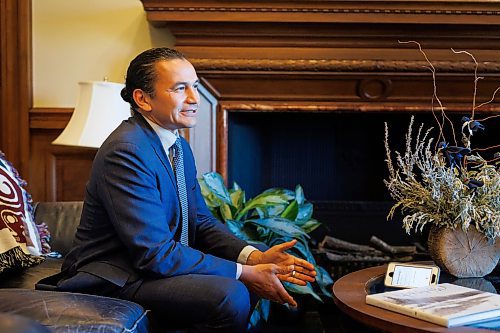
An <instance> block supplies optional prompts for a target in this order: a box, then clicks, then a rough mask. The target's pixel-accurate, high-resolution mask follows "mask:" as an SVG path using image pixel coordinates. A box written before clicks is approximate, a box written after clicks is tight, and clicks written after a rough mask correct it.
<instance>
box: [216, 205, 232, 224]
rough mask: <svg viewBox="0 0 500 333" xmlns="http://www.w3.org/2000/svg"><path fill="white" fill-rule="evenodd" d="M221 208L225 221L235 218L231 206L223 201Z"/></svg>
mask: <svg viewBox="0 0 500 333" xmlns="http://www.w3.org/2000/svg"><path fill="white" fill-rule="evenodd" d="M219 208H220V214H221V216H222V218H223V219H224V221H226V220H231V219H232V218H233V213H232V212H231V207H230V206H229V205H228V204H226V203H222V205H221V206H220V207H219Z"/></svg>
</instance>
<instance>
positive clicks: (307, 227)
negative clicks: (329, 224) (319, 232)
mask: <svg viewBox="0 0 500 333" xmlns="http://www.w3.org/2000/svg"><path fill="white" fill-rule="evenodd" d="M320 225H321V223H320V222H318V221H317V220H315V219H310V220H309V221H307V222H306V223H304V224H303V225H302V226H301V228H302V230H304V231H305V232H307V233H310V232H311V231H313V230H315V229H316V228H318V227H319V226H320Z"/></svg>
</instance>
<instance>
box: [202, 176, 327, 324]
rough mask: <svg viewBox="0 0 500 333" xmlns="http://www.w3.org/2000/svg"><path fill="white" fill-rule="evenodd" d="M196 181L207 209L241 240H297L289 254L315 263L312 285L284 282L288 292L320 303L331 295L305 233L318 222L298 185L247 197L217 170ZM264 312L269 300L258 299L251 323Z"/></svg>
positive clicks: (271, 244) (264, 242) (325, 272)
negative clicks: (293, 187)
mask: <svg viewBox="0 0 500 333" xmlns="http://www.w3.org/2000/svg"><path fill="white" fill-rule="evenodd" d="M198 181H199V183H200V187H201V193H202V195H203V197H204V199H205V202H206V204H207V206H208V208H209V209H210V210H211V212H212V213H213V214H214V216H216V217H218V218H219V219H220V220H221V221H224V222H225V223H226V225H227V226H228V228H229V230H230V231H231V232H232V233H234V234H235V235H237V236H238V237H240V238H241V239H243V240H246V241H248V242H249V243H254V244H255V243H261V244H265V245H267V246H269V247H271V246H273V245H276V244H280V243H284V242H287V241H290V240H292V239H297V244H296V245H295V247H293V248H292V249H290V250H289V251H290V253H291V254H293V255H295V256H297V257H299V258H303V259H305V260H307V261H309V262H310V263H312V264H313V265H315V268H316V273H317V276H316V281H315V282H314V283H313V284H311V283H308V284H307V285H306V286H298V285H295V284H291V283H288V282H284V286H285V288H286V289H287V290H288V291H290V292H293V293H296V294H304V295H310V296H312V297H313V298H315V299H316V300H318V301H320V302H322V297H328V298H330V297H332V295H331V292H330V289H331V285H332V284H333V280H332V278H331V277H330V275H329V274H328V272H327V271H326V270H325V269H324V268H322V267H320V266H318V265H317V264H316V261H315V259H314V257H313V255H312V253H311V250H310V248H309V242H308V241H309V238H310V237H309V235H308V234H309V233H310V232H311V231H313V230H314V229H316V228H317V227H319V226H320V222H318V221H317V220H315V219H313V218H312V214H313V205H312V204H311V203H310V202H308V201H307V200H306V199H305V197H304V192H303V190H302V187H301V186H300V185H297V187H296V188H295V191H292V190H288V189H283V188H271V189H268V190H266V191H264V192H262V193H261V194H259V195H257V196H256V197H254V198H252V199H249V200H247V199H246V196H245V191H244V190H243V189H242V188H241V187H239V186H238V184H236V183H234V184H233V187H232V188H230V189H228V188H227V187H226V186H225V184H224V180H223V179H222V177H221V175H219V174H218V173H215V172H211V173H206V174H204V175H203V177H202V178H200V179H199V180H198ZM268 315H269V302H267V301H261V302H259V304H258V305H257V309H256V311H255V312H254V313H253V315H252V318H251V324H252V325H254V324H256V323H257V322H258V321H259V320H261V319H264V320H267V318H268Z"/></svg>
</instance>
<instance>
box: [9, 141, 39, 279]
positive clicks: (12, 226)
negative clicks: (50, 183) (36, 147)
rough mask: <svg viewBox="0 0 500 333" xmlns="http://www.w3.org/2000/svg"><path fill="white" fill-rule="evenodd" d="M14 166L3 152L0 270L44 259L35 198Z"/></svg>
mask: <svg viewBox="0 0 500 333" xmlns="http://www.w3.org/2000/svg"><path fill="white" fill-rule="evenodd" d="M25 185H26V182H25V181H23V180H22V179H21V178H20V177H19V175H18V173H17V171H16V170H15V169H14V167H13V166H12V165H11V164H10V163H9V162H8V161H7V160H6V159H5V155H4V154H3V153H2V152H1V151H0V272H3V271H4V270H5V269H8V268H15V267H29V266H32V265H34V264H37V263H40V262H41V261H43V258H42V257H39V256H40V254H41V253H42V245H41V243H40V237H39V235H38V230H37V227H36V225H35V223H34V220H33V208H32V206H31V197H30V195H29V194H28V193H27V192H26V191H25V189H24V186H25Z"/></svg>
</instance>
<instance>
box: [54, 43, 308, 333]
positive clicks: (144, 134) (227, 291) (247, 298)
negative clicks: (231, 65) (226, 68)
mask: <svg viewBox="0 0 500 333" xmlns="http://www.w3.org/2000/svg"><path fill="white" fill-rule="evenodd" d="M198 85H199V80H198V77H197V75H196V71H195V69H194V67H193V66H192V65H191V63H190V62H189V61H187V60H186V59H185V57H184V56H183V55H182V54H181V53H179V52H177V51H175V50H172V49H168V48H156V49H151V50H147V51H145V52H143V53H141V54H140V55H138V56H137V57H136V58H135V59H134V60H133V61H132V62H131V63H130V66H129V68H128V71H127V77H126V86H125V88H124V89H123V91H122V97H123V99H124V100H125V101H127V102H129V103H130V105H131V110H132V114H133V116H132V117H130V118H129V119H128V120H126V121H124V122H123V123H122V124H121V125H120V126H119V127H118V128H117V129H116V130H115V131H114V132H113V133H112V134H111V135H110V136H109V137H108V139H107V140H106V141H105V142H104V144H103V145H102V146H101V148H100V149H99V151H98V153H97V155H96V157H95V160H94V164H93V167H92V173H91V177H90V180H89V182H88V184H87V187H86V194H85V201H84V207H83V212H82V217H81V222H80V225H79V227H78V229H77V232H76V236H75V243H74V247H73V249H72V250H71V252H70V253H69V254H68V256H67V257H66V259H65V262H64V264H63V267H62V276H63V278H62V279H61V280H60V281H59V283H58V288H59V289H60V290H67V291H77V292H84V293H92V294H100V295H107V296H114V297H120V298H124V299H128V300H131V301H135V302H137V303H139V304H142V305H143V306H144V307H145V308H147V309H151V310H152V312H153V314H155V315H156V317H157V318H160V320H164V321H165V323H166V325H167V326H168V327H174V328H175V327H183V328H186V327H187V328H189V329H191V330H192V331H199V332H210V331H214V330H219V331H223V332H242V331H244V330H245V328H246V325H247V321H248V317H249V313H250V311H251V308H252V300H253V299H252V296H253V295H256V296H257V297H263V298H267V299H270V300H272V301H275V302H278V303H282V304H284V303H288V304H290V305H292V306H295V305H296V303H295V301H294V299H293V298H292V297H291V296H290V295H289V294H288V293H287V291H286V290H285V289H284V288H283V285H282V284H281V281H288V282H292V283H296V284H299V285H305V284H306V282H308V281H310V282H312V281H314V276H315V275H316V273H315V271H314V267H313V266H312V265H311V264H310V263H308V262H307V261H304V260H302V259H299V258H296V257H294V256H292V255H289V254H287V253H285V250H287V249H289V248H291V247H293V246H294V245H295V241H292V242H288V243H283V244H280V245H277V246H274V247H272V248H270V249H269V250H267V251H265V252H261V251H259V250H257V249H256V248H254V247H252V246H249V245H248V244H247V243H246V242H244V241H242V240H240V239H238V238H237V237H235V236H234V235H233V234H231V233H230V232H229V231H228V229H227V228H226V227H225V225H224V224H223V223H221V222H220V221H218V220H217V219H216V218H214V217H213V216H212V215H211V213H210V211H209V210H208V209H207V207H206V205H205V202H204V200H203V197H202V195H201V192H200V187H199V185H198V182H197V180H196V168H195V162H194V158H193V154H192V152H191V149H190V147H189V144H188V143H187V142H186V141H185V140H184V139H183V138H181V137H179V135H178V133H177V131H178V130H179V129H181V128H190V127H193V126H195V124H196V113H197V112H198V105H199V102H200V98H199V95H198V91H197V88H198ZM103 112H113V110H103ZM178 140H180V146H181V150H182V153H183V174H184V177H183V178H184V181H185V190H184V194H182V191H181V190H180V189H179V188H180V185H179V184H178V181H177V178H176V173H177V172H179V171H175V170H174V169H173V166H174V164H173V162H172V160H171V158H172V156H170V155H172V153H171V147H172V146H174V144H175V143H176V141H178ZM182 186H184V185H182ZM178 189H179V190H178ZM182 197H184V198H186V199H187V200H185V202H187V207H186V206H185V207H186V208H185V209H183V207H182V204H181V202H182V200H181V199H179V198H182ZM186 209H187V210H186ZM183 214H185V215H187V218H186V217H185V216H183ZM183 219H185V220H186V222H188V224H187V226H186V225H184V226H183V223H182V221H183ZM183 229H184V232H185V233H186V235H187V239H185V241H184V242H182V241H181V234H182V233H183Z"/></svg>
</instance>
